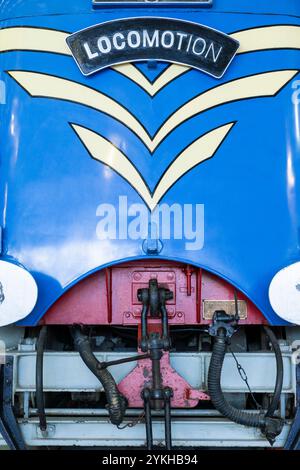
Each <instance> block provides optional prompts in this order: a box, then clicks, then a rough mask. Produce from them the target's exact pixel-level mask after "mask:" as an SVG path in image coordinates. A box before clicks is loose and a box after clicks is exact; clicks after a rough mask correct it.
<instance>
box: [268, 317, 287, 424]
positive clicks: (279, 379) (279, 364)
mask: <svg viewBox="0 0 300 470" xmlns="http://www.w3.org/2000/svg"><path fill="white" fill-rule="evenodd" d="M264 330H265V333H266V335H267V336H268V338H269V340H270V342H271V344H272V347H273V350H274V353H275V357H276V369H277V374H276V384H275V389H274V394H273V397H272V401H271V403H270V406H269V408H268V411H267V413H266V416H273V415H274V413H275V411H276V410H277V408H278V405H279V402H280V395H281V392H282V385H283V360H282V354H281V351H280V346H279V344H278V341H277V338H276V336H275V334H274V332H273V331H272V330H271V328H269V327H268V326H264Z"/></svg>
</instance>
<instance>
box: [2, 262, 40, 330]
mask: <svg viewBox="0 0 300 470" xmlns="http://www.w3.org/2000/svg"><path fill="white" fill-rule="evenodd" d="M37 295H38V288H37V285H36V282H35V280H34V278H33V277H32V275H31V274H30V273H29V272H28V271H26V269H24V268H21V267H20V266H17V265H16V264H13V263H9V262H8V261H4V260H0V326H5V325H9V324H11V323H15V322H17V321H19V320H21V319H22V318H25V317H26V316H27V315H29V313H31V312H32V310H33V308H34V306H35V304H36V301H37Z"/></svg>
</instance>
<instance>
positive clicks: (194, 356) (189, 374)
mask: <svg viewBox="0 0 300 470" xmlns="http://www.w3.org/2000/svg"><path fill="white" fill-rule="evenodd" d="M282 354H283V361H284V383H283V393H285V394H288V393H290V394H293V395H296V374H295V371H296V367H295V365H294V364H293V362H292V353H291V352H286V351H283V352H282ZM95 355H96V357H97V358H98V359H99V360H100V361H101V362H103V361H104V362H108V361H111V360H116V359H119V358H120V357H130V356H134V355H135V353H123V352H118V353H111V352H110V353H96V354H95ZM236 356H237V358H238V359H239V362H240V363H241V364H242V366H243V367H244V368H245V370H247V375H248V378H249V383H250V386H251V388H252V390H253V391H254V392H257V393H271V392H272V391H273V389H274V384H275V375H276V363H275V356H274V354H273V353H270V352H258V353H237V354H236ZM210 357H211V353H206V352H191V353H171V355H170V361H171V365H172V367H174V369H176V371H177V372H178V373H179V374H180V375H181V376H182V377H183V378H184V379H185V380H186V381H187V382H188V383H189V384H190V385H191V386H192V387H193V388H195V389H199V390H205V389H206V384H207V374H208V367H209V362H210ZM258 361H259V362H258ZM35 362H36V353H35V352H16V353H15V361H14V363H15V366H14V392H15V393H16V392H17V393H18V392H21V393H24V392H34V391H35ZM186 364H189V367H188V368H187V367H186ZM258 364H259V366H258ZM135 365H136V363H127V364H120V365H117V366H113V367H110V368H109V370H110V371H111V373H112V374H113V376H114V378H115V380H116V382H117V383H119V382H120V381H121V380H122V379H123V378H124V377H125V376H126V375H127V374H128V373H129V372H130V371H131V370H132V369H133V368H134V367H135ZM222 387H223V389H224V391H225V392H230V393H244V392H245V393H247V391H248V390H247V387H246V385H245V383H244V382H242V381H241V378H240V376H239V374H238V371H237V369H236V365H235V362H234V359H233V358H232V356H231V355H230V354H227V355H226V358H225V361H224V367H223V374H222ZM44 391H45V392H60V391H61V392H62V391H68V392H94V391H101V385H100V383H99V381H98V380H97V378H96V377H95V376H94V375H93V374H92V373H91V372H90V371H89V370H88V369H87V367H86V366H85V365H84V363H83V362H82V360H81V358H80V356H79V354H78V353H76V352H47V351H46V352H45V354H44Z"/></svg>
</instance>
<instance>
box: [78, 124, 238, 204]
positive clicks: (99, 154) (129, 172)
mask: <svg viewBox="0 0 300 470" xmlns="http://www.w3.org/2000/svg"><path fill="white" fill-rule="evenodd" d="M234 124H235V123H234V122H230V123H228V124H225V125H223V126H221V127H218V128H216V129H214V130H212V131H210V132H208V133H207V134H204V135H202V136H201V137H199V138H198V139H197V140H195V141H194V142H193V143H192V144H190V145H189V146H188V147H187V148H186V149H185V150H183V151H182V152H181V153H180V154H179V155H177V157H176V158H175V159H174V160H173V162H172V163H171V165H170V166H169V168H168V169H167V170H166V171H165V173H164V174H163V175H162V177H161V178H160V180H159V182H158V183H157V185H156V187H155V189H154V191H153V192H151V191H150V189H149V187H148V185H147V183H146V182H145V180H144V178H143V177H142V175H141V174H140V173H139V172H138V170H137V169H136V167H135V166H134V165H133V163H132V162H131V161H130V160H129V159H128V157H127V156H126V155H125V154H124V153H123V152H121V150H119V149H118V148H117V147H115V146H114V145H113V144H112V143H111V142H109V141H108V140H107V139H105V138H104V137H102V136H101V135H99V134H97V133H96V132H94V131H91V130H90V129H87V128H85V127H82V126H79V125H76V124H71V126H72V128H73V129H74V131H75V132H76V134H77V135H78V137H79V138H80V140H81V141H82V143H83V145H84V146H85V148H86V149H87V150H88V152H89V153H90V155H91V157H92V158H94V159H95V160H97V161H99V162H101V163H103V164H105V165H107V166H109V167H110V168H112V169H113V170H114V171H115V172H116V173H118V174H119V175H121V176H122V177H123V178H124V179H125V180H126V181H127V182H128V183H129V184H130V185H131V186H132V187H133V188H134V189H135V191H137V192H138V193H139V195H140V196H141V197H142V199H143V200H144V201H145V203H146V204H147V206H148V207H149V209H150V210H151V211H152V210H154V209H155V207H156V206H157V204H158V203H159V202H160V200H161V199H162V198H163V197H164V195H165V194H166V193H167V192H168V191H169V189H170V188H171V187H172V186H173V185H174V184H175V183H176V182H177V181H178V180H179V179H180V178H182V176H184V175H185V174H186V173H187V172H188V171H190V170H191V169H192V168H194V167H195V166H197V165H199V164H200V163H202V162H203V161H205V160H207V159H209V158H211V157H213V156H214V154H215V153H216V151H217V150H218V148H219V147H220V145H221V144H222V142H223V140H224V139H225V138H226V136H227V135H228V133H229V132H230V130H231V129H232V127H233V126H234Z"/></svg>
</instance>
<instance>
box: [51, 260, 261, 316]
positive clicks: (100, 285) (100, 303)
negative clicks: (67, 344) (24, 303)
mask: <svg viewBox="0 0 300 470" xmlns="http://www.w3.org/2000/svg"><path fill="white" fill-rule="evenodd" d="M152 278H156V279H157V280H158V283H159V284H160V285H162V286H164V287H168V288H169V289H171V290H172V291H173V292H174V299H173V300H172V301H169V302H168V304H167V310H168V314H169V323H170V325H174V324H175V325H196V324H207V323H209V320H204V318H203V301H204V300H233V299H234V289H233V287H232V286H231V285H230V284H228V283H227V282H226V281H224V280H223V279H221V278H218V277H217V276H214V275H213V274H210V273H208V272H206V271H203V270H201V269H198V268H194V267H191V266H187V265H183V264H181V263H175V262H169V261H155V260H145V261H136V262H132V263H128V264H122V265H119V266H114V267H111V268H107V269H106V270H103V271H99V272H97V273H95V274H92V275H91V276H89V277H88V278H86V279H84V280H82V281H81V282H79V283H78V284H77V285H75V286H74V287H72V288H71V289H70V290H69V291H68V292H66V293H65V294H64V296H62V297H61V298H60V299H59V300H58V301H57V302H56V303H55V304H54V305H53V306H52V307H51V308H50V309H49V311H48V312H47V314H46V315H45V316H44V318H43V320H42V323H44V324H57V325H68V324H73V323H83V324H87V325H109V324H114V325H138V324H139V323H140V314H141V304H140V303H139V302H138V300H137V296H136V293H137V290H138V289H139V288H141V287H147V285H148V282H149V280H150V279H152ZM238 298H239V299H240V300H245V301H246V302H247V318H246V319H245V320H241V322H240V323H241V324H262V323H265V319H264V317H263V316H262V314H261V313H260V312H259V310H258V309H257V308H256V307H255V306H254V305H253V304H252V303H251V302H250V301H249V300H248V299H246V298H245V296H244V295H243V294H241V293H238ZM149 323H150V324H157V323H160V320H156V319H149Z"/></svg>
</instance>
